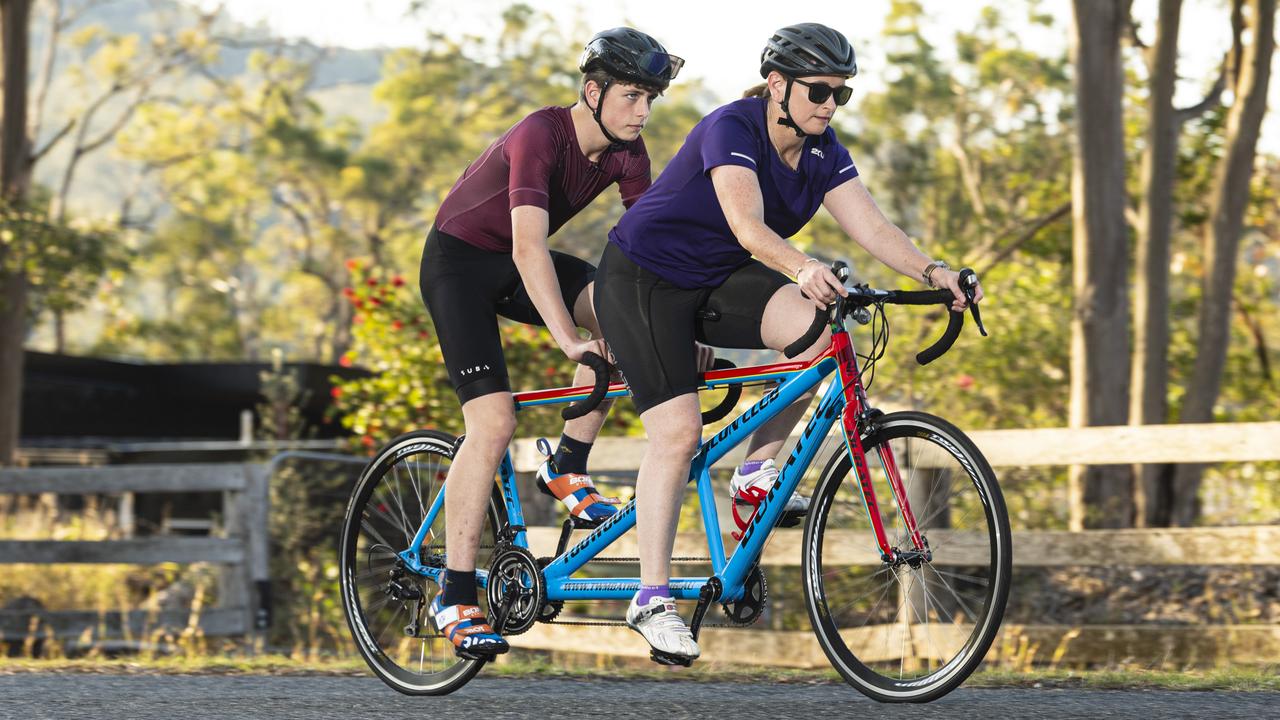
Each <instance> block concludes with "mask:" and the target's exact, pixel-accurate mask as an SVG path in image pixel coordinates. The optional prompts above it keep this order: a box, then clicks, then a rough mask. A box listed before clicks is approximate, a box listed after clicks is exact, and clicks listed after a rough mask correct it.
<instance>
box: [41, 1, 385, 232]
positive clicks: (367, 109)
mask: <svg viewBox="0 0 1280 720" xmlns="http://www.w3.org/2000/svg"><path fill="white" fill-rule="evenodd" d="M196 17H197V15H196V11H195V10H194V9H193V8H192V7H191V6H189V5H187V4H186V3H182V2H177V1H176V0H107V1H106V2H104V3H102V4H101V5H95V6H93V7H91V8H90V9H89V10H88V11H87V12H86V13H85V15H84V17H83V18H81V19H80V20H79V21H78V22H77V23H76V24H75V25H74V26H73V27H72V28H71V29H70V30H69V31H67V33H68V34H71V33H75V32H76V31H77V30H79V29H83V28H86V27H90V26H93V25H99V26H101V27H103V28H105V29H106V30H107V31H109V32H112V33H119V34H137V35H139V36H141V37H144V38H148V37H151V36H153V35H155V34H157V33H159V34H165V33H171V32H173V31H174V30H175V29H180V28H183V27H190V26H191V25H193V24H194V23H195V20H196ZM215 32H216V34H217V35H219V36H221V37H225V38H234V39H235V41H236V42H235V44H228V45H227V46H225V47H224V49H223V51H222V53H221V56H220V57H221V61H220V62H219V64H218V65H217V67H216V68H215V73H216V74H217V75H219V76H221V77H226V78H232V77H236V76H238V75H241V74H243V73H244V72H245V70H246V67H247V63H248V59H249V56H250V54H251V53H252V52H254V50H255V49H257V47H258V46H261V45H262V44H264V43H267V42H269V41H271V40H273V36H272V35H271V33H270V31H269V30H268V29H266V28H263V27H249V26H246V25H243V24H240V23H237V22H234V21H232V20H230V19H224V20H222V21H221V22H220V24H219V25H218V26H217V27H216V28H215ZM48 37H49V33H48V16H47V15H46V14H45V13H43V12H41V9H40V8H37V12H36V14H35V16H34V17H33V18H32V27H31V75H32V86H31V92H32V97H33V101H34V95H35V92H36V87H35V83H36V82H37V80H38V76H39V73H40V72H41V69H42V64H43V58H44V53H45V47H46V45H47V42H48ZM65 41H66V37H65V36H64V38H63V42H62V43H61V44H62V45H63V47H64V50H63V51H61V52H60V54H59V57H58V59H57V64H56V67H55V71H54V76H53V77H54V80H53V82H52V83H51V84H50V90H49V95H48V100H47V105H46V109H45V119H44V122H43V123H42V127H41V137H39V138H37V142H36V146H37V147H41V146H43V144H44V143H45V142H47V141H48V140H49V139H50V138H51V137H52V136H53V135H54V133H56V132H57V131H58V130H59V129H60V128H61V127H62V126H63V124H64V123H65V122H66V118H67V117H69V116H70V114H71V113H72V112H73V111H74V110H75V109H76V108H79V107H83V106H84V105H85V104H86V103H87V102H89V101H90V100H91V99H92V97H93V96H89V97H86V96H83V95H81V93H80V92H79V91H78V90H77V88H76V87H75V84H74V83H73V82H72V79H71V77H70V76H69V74H68V70H69V69H70V68H73V67H76V66H77V65H78V64H79V63H80V62H81V60H80V58H79V57H78V55H77V53H74V52H71V51H68V50H66V49H65V47H66V45H67V43H66V42H65ZM288 48H289V52H291V53H293V54H294V55H295V56H297V57H308V58H309V57H315V56H317V55H319V56H320V60H319V62H318V64H317V67H316V77H315V86H314V87H315V89H316V92H315V98H316V100H317V101H318V102H319V103H320V104H321V105H322V106H323V107H324V108H325V111H326V113H327V114H329V115H330V116H332V117H335V118H336V117H339V116H344V115H345V116H348V117H351V118H354V119H355V120H356V121H358V122H360V123H361V124H362V125H365V126H368V125H371V124H373V123H375V122H376V121H377V120H378V119H379V118H380V116H381V113H380V111H379V108H378V107H377V105H376V104H374V103H373V102H371V101H370V100H369V94H370V92H371V90H372V88H373V86H374V85H375V84H376V83H377V82H378V79H379V76H380V74H381V69H382V61H383V57H384V55H385V54H386V53H385V51H381V50H350V49H347V48H339V47H323V48H321V47H317V46H314V45H310V44H305V43H292V44H290V45H289V46H288ZM161 92H168V93H172V94H176V95H179V96H181V95H183V93H184V88H183V87H182V86H181V84H180V83H170V84H169V86H168V87H163V88H161ZM125 106H126V102H125V101H124V99H118V100H117V101H116V102H114V103H113V104H112V105H108V106H106V107H104V108H103V110H102V111H101V112H99V113H98V116H97V121H96V122H95V129H97V128H102V127H106V126H108V125H109V124H110V123H111V122H112V121H113V120H114V119H115V118H116V117H117V116H118V115H119V112H120V111H121V110H122V109H123V108H124V107H125ZM68 140H69V138H68V139H64V140H63V143H62V145H60V146H59V147H58V148H57V149H56V150H54V151H53V152H51V153H50V154H49V156H47V157H45V158H43V159H42V160H41V161H40V163H39V164H38V165H37V167H36V182H37V183H39V184H41V185H44V186H46V187H50V188H53V187H55V186H56V185H57V184H59V183H60V182H61V178H62V173H63V171H64V169H65V167H66V161H67V157H68V154H69V153H70V142H68ZM134 177H135V173H134V172H133V171H132V170H131V168H130V164H129V163H128V162H127V161H125V160H124V159H122V158H121V157H120V156H119V155H118V154H117V153H115V152H114V151H113V150H112V149H110V148H103V149H101V150H99V151H98V152H96V153H94V154H92V155H89V156H87V157H86V158H85V159H84V160H82V161H81V164H80V167H79V168H78V169H77V171H76V178H75V184H74V185H73V189H72V195H71V198H70V202H69V205H70V207H71V209H72V211H73V212H76V213H82V214H87V215H103V214H113V213H115V212H117V211H118V209H119V207H120V202H121V200H123V198H124V197H125V195H126V193H127V192H128V191H129V189H130V187H129V183H130V182H132V178H134Z"/></svg>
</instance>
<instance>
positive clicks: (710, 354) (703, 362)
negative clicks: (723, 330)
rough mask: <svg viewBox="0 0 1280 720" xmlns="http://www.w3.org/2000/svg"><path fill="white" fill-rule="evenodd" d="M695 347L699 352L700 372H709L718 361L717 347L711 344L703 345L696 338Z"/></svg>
mask: <svg viewBox="0 0 1280 720" xmlns="http://www.w3.org/2000/svg"><path fill="white" fill-rule="evenodd" d="M693 347H694V349H695V350H696V351H697V353H698V372H700V373H704V372H707V371H708V370H710V369H711V366H712V365H714V364H715V362H716V350H715V348H713V347H711V346H710V345H703V344H702V343H700V342H698V341H696V340H695V341H694V343H693Z"/></svg>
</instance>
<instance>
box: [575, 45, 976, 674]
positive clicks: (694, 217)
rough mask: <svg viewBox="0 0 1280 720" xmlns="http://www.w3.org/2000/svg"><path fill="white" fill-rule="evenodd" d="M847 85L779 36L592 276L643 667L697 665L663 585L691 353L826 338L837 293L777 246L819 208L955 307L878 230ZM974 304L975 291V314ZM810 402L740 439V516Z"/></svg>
mask: <svg viewBox="0 0 1280 720" xmlns="http://www.w3.org/2000/svg"><path fill="white" fill-rule="evenodd" d="M856 73H857V65H856V62H855V60H854V53H853V49H852V47H850V45H849V42H848V40H847V39H846V38H845V37H844V35H842V34H841V33H839V32H838V31H836V30H833V29H831V28H828V27H825V26H823V25H819V24H814V23H803V24H799V25H792V26H789V27H784V28H782V29H780V30H778V31H777V32H776V33H774V35H773V36H772V37H771V38H769V41H768V43H767V45H766V46H765V49H764V52H763V54H762V56H761V64H760V75H761V76H762V77H763V78H764V80H765V82H764V84H763V85H761V86H758V87H757V88H754V89H753V90H751V91H748V95H749V97H746V98H744V99H742V100H738V101H736V102H732V103H729V104H728V105H725V106H723V107H720V108H718V109H716V110H715V111H713V112H712V113H710V114H709V115H707V116H706V117H705V118H703V119H702V121H701V122H699V123H698V125H697V126H696V127H694V129H693V131H692V132H691V133H689V137H688V138H687V139H686V140H685V143H684V146H683V147H681V149H680V151H679V152H678V153H677V154H676V156H675V158H674V159H672V161H671V163H670V165H668V166H667V168H666V169H665V170H664V171H663V173H662V175H661V176H660V177H659V178H658V180H657V181H656V182H655V183H654V184H653V186H652V187H651V188H649V190H648V191H647V192H646V193H645V194H644V195H643V196H642V197H641V198H640V200H639V202H637V203H636V204H635V205H633V206H632V207H631V208H630V209H629V210H628V211H627V212H626V213H625V214H624V215H623V217H622V219H621V221H619V223H618V225H617V226H616V227H615V228H614V229H613V230H612V232H610V234H609V239H610V243H609V245H608V246H607V247H606V249H605V251H604V255H603V257H602V258H601V261H600V268H599V271H598V273H597V284H596V292H595V306H596V316H597V317H598V318H599V320H600V327H601V330H602V331H603V333H604V337H605V340H606V341H607V342H608V343H609V347H610V349H611V350H612V352H613V353H614V356H615V357H616V359H617V363H618V366H619V367H620V368H621V370H622V372H623V374H624V375H625V377H626V378H627V382H628V385H629V386H630V389H631V393H632V396H633V397H634V399H635V403H636V408H637V410H638V411H639V412H640V418H641V420H642V421H643V423H644V427H645V432H646V433H647V435H648V438H649V443H648V447H647V449H646V452H645V455H644V458H643V460H642V461H641V463H640V470H639V475H638V478H637V481H636V516H637V519H636V527H637V532H638V533H639V547H640V576H641V583H642V587H641V589H640V592H639V593H637V594H636V595H635V597H634V598H633V599H632V601H631V605H630V607H629V608H628V610H627V623H628V624H629V625H630V626H631V627H632V628H634V629H635V630H637V631H638V632H640V633H641V635H643V636H644V638H645V640H647V641H648V642H649V644H650V645H651V646H652V647H653V649H654V650H655V651H656V652H655V658H666V659H668V660H671V661H675V662H680V661H687V660H688V659H692V658H696V657H697V656H698V655H699V648H698V644H697V642H696V641H695V639H694V637H693V636H692V634H691V633H690V631H689V628H688V627H687V626H686V625H685V623H684V621H683V620H682V619H681V617H680V616H679V615H678V614H677V612H676V608H675V601H674V600H673V598H672V595H671V592H670V590H669V588H668V585H667V581H668V578H669V577H670V558H671V551H672V547H673V544H674V539H675V530H676V521H677V520H678V518H679V510H680V503H681V498H682V496H683V493H684V488H685V485H686V484H687V483H688V479H689V463H690V460H691V459H692V458H693V456H694V454H695V452H696V451H697V448H698V445H699V442H700V440H701V432H702V423H701V418H700V411H699V405H698V397H697V394H696V391H697V389H698V387H699V385H700V378H699V373H698V367H697V363H696V358H695V356H694V354H693V348H694V340H695V339H697V340H699V341H701V342H704V343H707V344H709V345H712V346H718V347H730V348H771V349H774V350H782V349H783V348H785V347H786V346H788V345H790V344H791V343H793V342H795V341H796V340H797V338H800V337H801V336H803V335H805V334H806V330H807V329H808V328H810V326H811V325H812V324H816V323H823V322H825V317H826V315H825V313H818V314H815V306H816V307H817V308H818V309H819V310H825V309H826V307H827V305H828V304H830V303H832V302H833V301H835V300H836V298H837V295H844V294H846V291H845V288H844V285H843V284H842V282H841V281H840V280H839V279H837V278H836V276H835V275H834V274H833V272H832V270H831V269H830V268H829V267H827V266H826V265H824V264H823V263H821V262H818V261H816V260H815V259H814V258H811V257H808V256H806V255H805V254H804V253H802V252H801V251H800V250H798V249H796V248H795V247H794V246H792V245H791V244H790V243H789V242H787V241H786V240H785V238H787V237H790V236H791V235H793V234H795V233H796V232H798V231H799V230H800V229H801V228H803V227H804V225H805V224H806V223H807V222H808V221H809V220H810V219H811V218H812V217H813V215H814V214H815V213H816V212H817V210H818V206H819V205H822V206H825V207H826V208H827V210H828V211H829V212H830V213H831V215H832V216H833V217H834V218H835V220H836V222H837V223H839V225H840V227H841V228H842V229H843V230H844V231H845V232H846V233H847V234H848V235H849V236H850V237H851V238H853V240H854V241H856V242H857V243H858V244H859V245H861V246H862V247H863V248H865V249H866V250H867V251H868V252H870V253H871V254H872V255H873V256H874V257H876V258H877V259H878V260H880V261H881V262H883V263H885V264H886V265H888V266H889V267H891V268H893V269H894V270H897V271H898V272H900V273H902V274H903V275H906V276H907V277H910V278H913V279H917V280H923V281H925V282H927V283H929V284H930V285H931V286H933V287H938V288H946V289H948V290H951V291H952V292H953V293H954V295H955V302H954V304H953V309H955V310H963V309H964V307H965V306H966V300H965V296H964V294H963V292H962V291H961V288H960V282H959V273H957V272H954V271H952V270H950V269H948V267H947V266H946V264H945V263H941V262H937V261H931V260H930V259H929V258H928V257H927V256H926V255H924V254H923V253H921V252H920V250H919V249H918V248H917V247H916V246H915V245H914V243H912V242H911V240H910V239H909V238H908V237H907V236H906V234H904V233H903V232H902V231H901V230H900V229H898V228H897V227H896V226H895V225H894V224H893V223H891V222H890V221H889V220H888V219H886V218H885V217H884V215H883V214H882V213H881V212H880V210H879V209H878V208H877V207H876V205H875V203H874V202H873V201H872V199H871V197H870V195H869V194H868V192H867V190H866V188H865V187H864V186H863V184H862V182H861V181H860V180H858V171H857V169H856V168H855V166H854V163H853V161H852V160H851V159H850V157H849V153H848V151H847V150H845V148H844V147H843V146H842V145H841V144H840V142H839V141H838V140H837V139H836V135H835V131H834V130H832V128H831V127H830V123H831V119H832V116H833V115H834V114H835V112H836V108H837V107H839V106H841V105H844V104H845V103H846V102H848V100H849V96H850V94H851V90H850V88H849V87H848V86H847V85H846V84H845V83H846V81H847V80H848V79H849V78H850V77H852V76H853V75H854V74H856ZM788 275H790V276H793V277H795V278H796V280H795V281H794V282H792V281H791V280H789V279H788V277H787V276H788ZM981 297H982V293H981V289H980V288H978V289H977V290H976V294H975V300H980V299H981ZM708 313H710V314H711V315H712V316H714V317H716V318H717V319H715V320H709V319H707V314H708ZM829 341H830V334H829V332H823V333H822V334H821V335H820V336H819V339H818V340H817V342H815V343H814V344H813V345H812V346H811V347H809V348H807V349H805V351H804V352H803V353H801V354H800V355H799V356H798V358H799V359H802V360H808V359H812V358H814V357H816V356H817V354H818V353H819V352H820V351H821V350H823V349H824V348H826V347H827V345H828V343H829ZM810 397H812V395H811V394H810V395H808V396H805V397H804V398H802V399H801V401H799V402H796V403H794V404H793V405H792V406H791V407H790V408H788V409H787V410H786V411H784V412H783V413H781V414H779V415H778V416H777V417H775V418H774V419H773V420H772V421H771V422H769V423H767V424H765V425H764V426H763V427H761V428H760V429H759V430H758V431H757V432H756V433H755V435H753V436H752V439H751V443H750V446H749V447H748V450H747V461H746V463H744V464H743V465H742V466H741V467H740V468H738V469H737V471H736V472H735V473H734V477H733V480H732V481H731V488H732V491H733V492H734V495H735V500H736V501H750V499H751V497H752V496H753V495H754V496H756V497H759V493H762V492H767V491H768V490H770V489H771V488H772V486H773V484H774V483H775V482H776V480H777V477H778V470H777V469H776V468H775V467H774V465H773V459H774V458H775V456H777V454H778V452H779V450H780V449H781V448H782V444H783V441H784V440H785V439H786V437H787V435H788V434H789V433H790V431H791V429H792V428H793V427H794V426H795V424H796V422H797V421H798V420H799V419H800V417H801V416H802V415H803V413H804V410H805V408H806V406H807V402H806V401H807V399H808V398H810Z"/></svg>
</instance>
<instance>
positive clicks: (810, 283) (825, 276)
mask: <svg viewBox="0 0 1280 720" xmlns="http://www.w3.org/2000/svg"><path fill="white" fill-rule="evenodd" d="M796 284H798V285H799V286H800V289H801V290H802V291H804V294H805V297H807V298H809V300H811V301H812V302H813V304H814V306H816V307H817V308H818V309H820V310H821V309H825V308H826V307H827V306H828V305H830V304H831V303H833V302H835V301H836V297H837V296H839V297H844V296H846V295H848V294H849V291H848V290H845V289H844V283H842V282H840V279H839V278H837V277H836V274H835V273H834V272H832V271H831V268H830V267H828V266H827V265H826V264H825V263H822V262H818V261H811V262H806V263H805V264H804V265H802V266H800V272H798V273H796ZM957 287H959V286H958V285H957Z"/></svg>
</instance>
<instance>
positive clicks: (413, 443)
mask: <svg viewBox="0 0 1280 720" xmlns="http://www.w3.org/2000/svg"><path fill="white" fill-rule="evenodd" d="M453 443H454V440H453V438H452V437H450V436H448V435H445V434H444V433H435V432H421V433H411V434H410V435H406V436H402V437H400V438H397V439H396V440H393V441H392V442H391V443H390V444H389V445H388V446H387V447H386V448H384V449H383V450H382V451H381V452H380V453H379V455H378V456H377V458H376V459H375V460H374V462H372V463H371V464H370V465H369V469H368V470H367V471H366V472H365V474H364V475H363V476H362V477H361V479H360V482H359V483H358V484H357V485H356V490H355V493H354V495H353V497H352V501H351V505H350V506H349V508H348V512H347V519H346V526H345V528H344V532H343V544H342V558H341V561H342V563H341V565H342V567H341V572H342V595H343V604H344V609H345V610H346V613H347V620H348V623H349V625H350V627H351V631H352V635H353V637H354V639H355V640H356V645H357V646H358V647H359V648H360V652H361V654H362V655H363V656H364V658H365V660H366V661H367V662H368V663H369V666H370V667H371V668H372V669H373V670H374V672H375V673H376V674H378V676H379V677H381V678H382V679H383V680H384V681H386V682H387V683H388V684H389V685H391V686H392V687H394V688H395V689H397V690H400V691H401V692H407V693H411V694H419V693H422V694H433V693H443V692H449V691H452V690H453V689H456V688H457V687H458V686H461V685H462V684H463V683H465V682H466V681H467V680H469V679H470V678H471V677H472V676H473V675H474V674H475V673H476V672H478V671H479V669H480V667H481V666H482V665H483V662H479V661H471V660H463V659H461V658H458V657H457V656H456V655H455V654H454V651H453V645H452V644H451V643H450V642H449V641H448V640H447V639H446V638H444V637H443V636H441V635H440V633H438V632H437V631H436V630H435V628H434V627H433V626H432V625H431V622H430V620H429V619H428V618H427V617H426V612H425V607H426V604H427V603H429V602H430V601H431V600H432V598H434V596H435V594H436V592H438V590H439V588H438V586H437V585H436V583H435V582H432V581H430V580H428V579H427V578H425V577H423V576H420V575H417V574H415V573H412V572H408V571H405V570H404V569H403V566H402V564H401V563H399V562H398V560H399V558H398V557H397V555H396V552H399V551H400V550H403V549H404V548H406V547H408V545H409V544H410V542H411V541H412V538H413V535H414V533H415V532H416V531H417V529H418V527H419V526H420V525H421V524H422V521H423V519H424V518H425V516H426V510H427V508H429V507H430V503H431V499H432V498H433V497H435V495H436V494H437V493H438V492H439V491H440V488H441V484H442V482H443V480H444V477H445V474H446V473H447V471H448V467H449V463H450V461H451V459H452V457H453ZM486 519H487V527H486V528H485V530H484V535H483V539H482V541H481V550H480V557H478V558H477V566H478V567H487V566H488V562H489V560H490V556H491V555H492V553H493V548H494V539H495V531H494V527H495V523H496V522H497V516H496V510H495V508H494V506H493V504H492V503H491V504H490V511H489V513H488V514H487V518H486ZM431 529H432V531H433V535H432V536H429V537H428V539H427V541H425V542H424V543H423V545H422V553H421V560H422V563H423V564H424V565H430V566H436V567H443V566H444V560H445V555H444V514H443V513H440V515H439V516H438V517H437V518H436V520H435V522H434V523H433V524H432V528H431ZM388 589H390V590H391V592H388ZM419 597H420V598H421V599H420V600H419V599H418V598H419ZM481 604H482V605H486V604H487V603H485V602H484V600H483V599H482V600H481ZM415 619H416V622H417V624H418V629H417V634H416V635H414V636H409V635H407V634H406V631H405V626H406V625H409V624H410V623H412V622H414V621H415Z"/></svg>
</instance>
